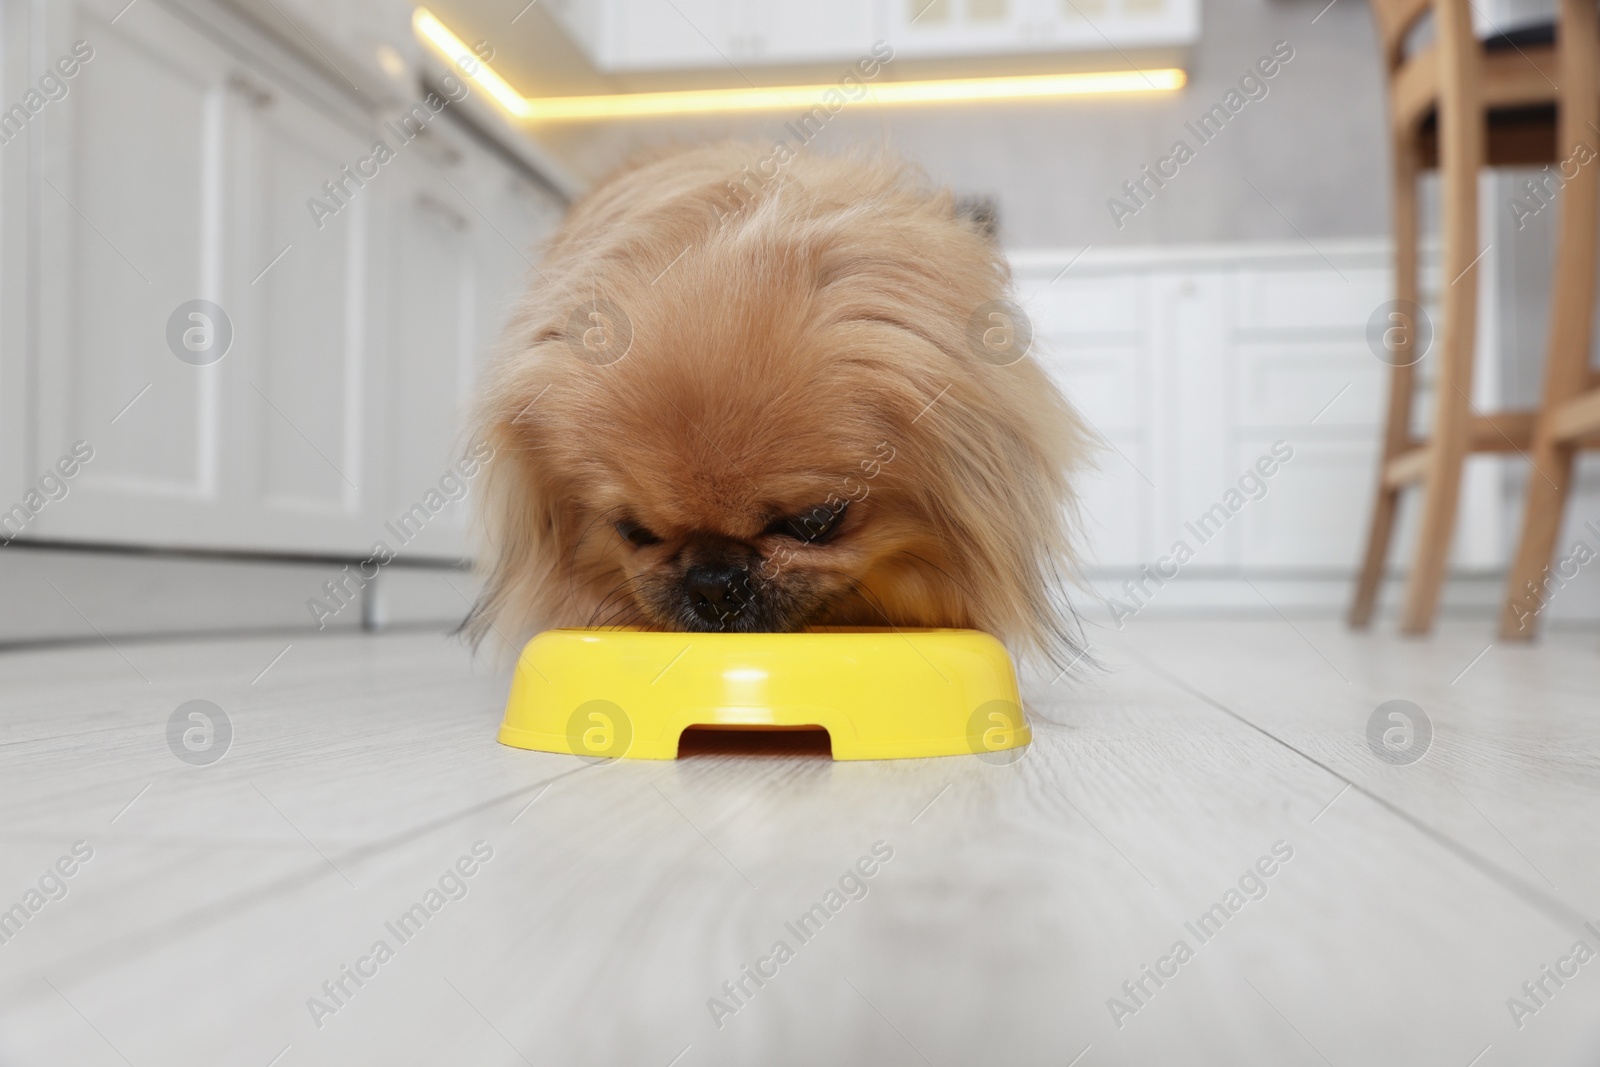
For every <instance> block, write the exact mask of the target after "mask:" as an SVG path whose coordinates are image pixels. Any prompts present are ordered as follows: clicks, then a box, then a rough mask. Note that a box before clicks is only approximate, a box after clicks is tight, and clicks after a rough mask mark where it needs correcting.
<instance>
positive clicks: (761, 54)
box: [551, 0, 1200, 74]
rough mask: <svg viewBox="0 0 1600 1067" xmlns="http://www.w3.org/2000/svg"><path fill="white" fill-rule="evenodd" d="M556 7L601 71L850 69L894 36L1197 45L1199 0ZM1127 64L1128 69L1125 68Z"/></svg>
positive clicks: (621, 1)
mask: <svg viewBox="0 0 1600 1067" xmlns="http://www.w3.org/2000/svg"><path fill="white" fill-rule="evenodd" d="M551 11H552V13H553V14H554V15H555V17H556V18H557V19H558V20H559V21H560V22H561V23H562V25H563V26H564V27H565V28H566V29H567V31H568V33H569V34H570V35H571V36H572V38H573V40H574V41H575V42H577V44H578V45H579V46H580V47H581V48H582V49H583V50H584V51H585V52H586V53H587V54H588V56H589V59H590V61H591V62H592V63H593V64H594V65H595V67H596V69H598V70H600V71H602V72H604V73H611V74H620V73H631V72H643V71H652V70H661V71H667V70H687V69H695V68H704V69H721V70H726V69H727V68H728V67H729V66H730V65H732V66H734V67H742V66H745V65H748V66H751V67H759V66H763V65H766V66H781V65H790V66H793V65H801V64H824V63H840V64H848V63H850V62H853V61H854V60H855V59H857V58H858V57H860V56H862V55H864V54H866V53H867V52H868V51H869V50H870V49H871V47H872V44H873V42H874V41H878V40H886V41H888V42H889V44H890V45H892V46H893V47H894V50H895V55H896V56H897V57H903V58H908V59H911V58H930V59H932V58H975V57H981V56H986V55H1007V54H1016V53H1030V52H1031V53H1055V52H1093V53H1100V52H1106V53H1110V54H1111V55H1112V57H1113V58H1115V53H1114V52H1113V51H1112V49H1137V48H1170V47H1184V46H1188V45H1192V44H1193V43H1194V41H1195V40H1196V38H1197V37H1198V35H1199V25H1200V6H1199V0H818V2H813V3H807V4H750V3H741V2H739V0H671V2H668V0H563V2H561V3H559V4H553V5H552V6H551ZM1113 65H1114V66H1118V67H1120V66H1123V65H1125V64H1120V63H1119V64H1113Z"/></svg>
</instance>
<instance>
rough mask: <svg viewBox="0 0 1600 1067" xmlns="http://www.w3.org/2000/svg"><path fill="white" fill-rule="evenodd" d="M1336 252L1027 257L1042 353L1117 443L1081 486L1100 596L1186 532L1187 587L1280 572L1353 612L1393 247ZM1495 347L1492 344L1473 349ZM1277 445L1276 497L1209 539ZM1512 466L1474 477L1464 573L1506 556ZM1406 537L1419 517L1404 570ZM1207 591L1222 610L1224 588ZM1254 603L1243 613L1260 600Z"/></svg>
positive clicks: (1168, 597)
mask: <svg viewBox="0 0 1600 1067" xmlns="http://www.w3.org/2000/svg"><path fill="white" fill-rule="evenodd" d="M1324 252H1325V253H1326V254H1327V255H1328V257H1329V260H1331V261H1332V262H1331V264H1330V262H1329V261H1328V260H1324V259H1323V258H1321V256H1319V255H1318V254H1316V253H1315V252H1313V251H1311V250H1310V249H1307V248H1305V247H1304V246H1301V247H1298V248H1297V247H1293V246H1282V247H1277V246H1266V245H1260V244H1252V245H1235V246H1217V247H1206V248H1188V249H1173V248H1150V249H1119V250H1116V251H1103V250H1098V249H1091V250H1090V251H1089V252H1088V253H1086V254H1084V255H1083V256H1082V258H1081V259H1079V258H1077V257H1078V255H1079V252H1078V250H1076V249H1063V250H1060V251H1059V252H1029V253H1026V254H1022V255H1019V256H1018V257H1016V262H1015V264H1014V266H1015V272H1016V291H1017V293H1018V298H1019V301H1020V302H1021V303H1022V304H1023V305H1024V307H1026V308H1027V310H1028V312H1029V315H1030V317H1031V319H1032V323H1033V326H1034V331H1035V338H1036V341H1035V344H1036V347H1037V349H1038V351H1039V353H1040V358H1041V359H1042V360H1043V361H1044V363H1045V366H1046V367H1047V368H1048V369H1049V370H1050V372H1051V373H1052V375H1053V376H1054V377H1055V378H1056V379H1057V381H1058V382H1059V383H1060V384H1061V386H1062V388H1063V390H1064V391H1065V392H1066V393H1067V395H1068V396H1069V398H1071V399H1072V401H1073V402H1074V403H1075V404H1076V405H1077V406H1078V408H1079V410H1080V411H1081V412H1082V413H1083V415H1084V417H1085V418H1086V419H1087V420H1088V422H1089V423H1090V424H1091V426H1092V427H1093V428H1094V429H1095V431H1096V432H1097V433H1098V434H1099V435H1100V437H1101V438H1102V439H1103V440H1104V441H1105V442H1106V447H1105V448H1104V449H1103V451H1102V452H1101V454H1100V456H1099V466H1098V469H1096V470H1094V471H1091V472H1088V473H1086V474H1085V475H1084V476H1083V477H1082V478H1081V479H1080V481H1079V491H1080V495H1081V498H1082V512H1083V519H1084V527H1083V534H1084V542H1085V544H1084V547H1085V564H1086V568H1087V570H1088V572H1089V575H1090V577H1091V579H1092V580H1094V581H1095V582H1096V583H1097V585H1098V587H1099V588H1100V589H1101V591H1102V592H1103V593H1105V594H1107V595H1112V596H1119V597H1122V598H1123V599H1124V601H1125V602H1126V603H1130V604H1131V603H1132V602H1131V601H1128V600H1127V594H1126V593H1125V592H1123V591H1122V583H1123V582H1124V581H1125V580H1127V579H1128V578H1129V577H1131V576H1135V575H1137V573H1138V572H1139V570H1140V568H1141V567H1143V566H1144V565H1147V564H1148V565H1151V566H1152V567H1154V566H1155V565H1157V564H1158V563H1159V561H1160V560H1161V559H1162V558H1163V557H1166V556H1168V555H1169V554H1170V553H1171V552H1172V550H1173V546H1174V545H1175V544H1177V543H1178V542H1180V541H1182V542H1185V543H1187V545H1188V546H1189V548H1190V549H1191V550H1192V551H1193V553H1194V555H1193V559H1192V561H1190V562H1189V563H1187V564H1186V565H1185V566H1184V567H1183V573H1184V575H1185V579H1186V581H1188V582H1189V583H1190V585H1191V587H1194V582H1193V580H1194V579H1197V578H1198V579H1201V580H1218V581H1223V580H1236V579H1237V576H1239V575H1246V576H1249V577H1251V578H1252V580H1256V581H1263V582H1270V583H1275V584H1274V585H1271V586H1270V587H1271V588H1273V589H1274V595H1277V594H1279V593H1282V594H1284V595H1286V596H1293V597H1296V598H1298V599H1299V600H1300V602H1302V603H1310V602H1316V603H1319V604H1323V605H1325V606H1328V607H1333V606H1336V605H1338V604H1342V601H1343V597H1344V596H1345V583H1346V582H1347V581H1348V578H1349V576H1350V575H1351V574H1353V572H1354V568H1355V565H1356V562H1357V553H1358V551H1359V549H1360V546H1361V542H1362V539H1363V537H1364V531H1365V523H1366V520H1367V509H1368V507H1369V506H1370V503H1371V499H1372V491H1373V479H1374V478H1375V476H1376V466H1375V465H1376V462H1377V459H1376V446H1377V442H1378V424H1379V421H1380V419H1381V416H1382V405H1383V389H1384V383H1385V381H1386V374H1387V367H1386V366H1385V365H1384V364H1382V363H1381V362H1380V361H1379V360H1378V359H1377V358H1376V357H1375V356H1374V355H1373V354H1372V353H1371V352H1370V351H1369V350H1368V348H1367V344H1366V340H1365V329H1366V323H1367V319H1368V317H1369V316H1370V315H1371V314H1372V313H1373V311H1374V309H1376V308H1378V307H1379V306H1380V305H1381V304H1382V303H1383V302H1384V301H1386V300H1387V299H1388V298H1389V268H1388V252H1387V249H1386V247H1385V246H1384V245H1383V244H1382V243H1381V242H1347V243H1345V244H1344V245H1343V246H1341V247H1338V248H1327V247H1325V248H1324ZM1064 269H1065V273H1063V270H1064ZM1430 279H1431V275H1428V274H1427V273H1426V272H1425V284H1434V282H1433V281H1431V280H1430ZM1493 333H1494V331H1493V330H1492V329H1490V328H1487V325H1486V329H1485V330H1484V336H1485V337H1489V336H1492V335H1493ZM1490 355H1491V352H1490V350H1489V346H1488V345H1487V344H1486V345H1485V350H1484V352H1483V353H1481V354H1480V359H1484V360H1486V359H1488V358H1489V356H1490ZM1486 369H1487V368H1486ZM1423 375H1424V379H1426V378H1427V377H1428V376H1429V370H1428V368H1426V367H1425V368H1424V371H1423ZM1479 380H1480V384H1479V394H1478V396H1477V400H1478V402H1479V403H1480V404H1481V405H1483V406H1484V407H1485V408H1492V407H1494V406H1496V396H1495V395H1494V391H1493V388H1492V383H1493V380H1494V375H1493V374H1490V373H1484V374H1481V375H1480V376H1479ZM1279 441H1282V442H1284V443H1285V444H1286V445H1287V447H1289V448H1292V449H1293V456H1292V458H1291V459H1289V460H1288V461H1287V462H1286V463H1281V464H1278V465H1277V470H1276V472H1275V473H1274V474H1273V475H1272V476H1271V477H1270V478H1268V479H1266V480H1265V489H1264V492H1260V491H1259V490H1253V489H1251V488H1250V487H1246V490H1245V491H1246V492H1256V493H1258V494H1259V499H1251V500H1249V501H1248V502H1245V503H1243V504H1242V506H1240V507H1238V508H1235V509H1232V513H1231V515H1230V517H1228V518H1227V519H1226V520H1225V521H1223V522H1221V523H1220V527H1219V531H1213V530H1212V529H1211V528H1209V527H1208V528H1206V529H1205V530H1204V531H1202V532H1203V533H1204V534H1205V536H1204V537H1201V536H1199V535H1197V533H1196V530H1195V526H1194V524H1196V523H1197V522H1198V521H1199V520H1200V517H1201V516H1203V515H1205V514H1206V513H1207V512H1208V511H1210V510H1211V509H1212V508H1213V507H1214V506H1216V505H1217V504H1219V503H1223V504H1226V502H1227V500H1228V494H1229V492H1230V490H1234V489H1237V488H1238V487H1239V485H1240V479H1241V478H1242V477H1244V476H1245V475H1246V474H1247V473H1248V472H1249V471H1251V470H1252V468H1254V467H1255V464H1256V462H1257V461H1258V460H1259V459H1260V458H1261V457H1262V456H1264V455H1269V454H1270V453H1271V452H1272V449H1273V446H1274V444H1275V443H1277V442H1279ZM1500 462H1501V461H1499V460H1497V459H1494V458H1485V459H1480V460H1478V461H1475V465H1474V466H1473V467H1472V468H1471V469H1470V470H1469V475H1468V478H1467V479H1466V482H1465V485H1464V492H1463V501H1462V511H1461V517H1460V519H1459V523H1458V528H1459V531H1460V532H1459V534H1458V536H1457V538H1456V545H1455V552H1454V557H1453V560H1454V564H1455V567H1456V568H1457V570H1458V571H1464V572H1478V573H1482V572H1484V571H1487V570H1491V569H1493V568H1495V567H1497V566H1499V565H1501V563H1502V562H1503V557H1504V553H1505V551H1506V548H1507V547H1508V546H1507V545H1506V543H1505V541H1504V538H1503V537H1501V536H1499V532H1500V531H1501V530H1503V529H1504V528H1505V525H1506V524H1505V523H1504V522H1502V520H1501V510H1502V507H1503V500H1502V498H1501V493H1500V487H1499V484H1498V481H1497V474H1498V471H1497V470H1496V466H1497V465H1498V464H1499V463H1500ZM1234 499H1235V500H1237V499H1239V498H1234ZM1410 537H1411V525H1410V517H1409V513H1407V519H1406V521H1403V522H1402V525H1401V530H1400V534H1399V544H1400V546H1401V547H1400V548H1399V550H1398V551H1397V553H1395V554H1394V556H1393V558H1394V560H1395V561H1396V564H1397V566H1401V565H1404V563H1405V561H1406V560H1407V559H1408V554H1407V549H1406V548H1405V545H1406V544H1407V543H1408V542H1409V539H1410ZM1297 582H1298V583H1299V585H1294V583H1297ZM1152 588H1153V587H1152ZM1196 595H1197V596H1198V597H1202V598H1209V599H1202V600H1198V601H1196V602H1205V603H1211V604H1213V605H1214V604H1217V603H1223V602H1229V600H1228V597H1227V596H1225V595H1223V594H1221V593H1219V592H1218V591H1216V590H1215V589H1212V590H1211V591H1210V592H1204V593H1200V594H1196ZM1244 595H1245V596H1246V597H1247V599H1245V600H1243V601H1242V602H1241V603H1242V604H1243V605H1244V606H1246V607H1257V608H1259V607H1260V606H1261V605H1260V600H1259V597H1258V596H1257V594H1256V593H1255V592H1252V591H1249V590H1246V591H1245V594H1244ZM1160 596H1161V597H1162V599H1163V601H1164V602H1165V603H1166V604H1168V605H1176V604H1179V603H1182V602H1183V594H1179V593H1173V592H1170V591H1163V592H1161V593H1160Z"/></svg>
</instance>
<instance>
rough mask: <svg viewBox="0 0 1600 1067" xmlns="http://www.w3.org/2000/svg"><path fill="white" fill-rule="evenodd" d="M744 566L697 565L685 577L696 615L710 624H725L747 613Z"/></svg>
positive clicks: (685, 586) (685, 583)
mask: <svg viewBox="0 0 1600 1067" xmlns="http://www.w3.org/2000/svg"><path fill="white" fill-rule="evenodd" d="M745 577H746V575H745V570H744V568H743V567H728V566H723V565H707V564H703V563H696V564H694V565H693V566H691V567H690V568H689V569H688V570H686V571H684V574H683V587H684V589H686V590H687V591H688V593H689V603H690V604H691V605H693V607H694V613H695V614H696V615H698V616H700V617H701V618H702V619H704V620H705V621H707V622H722V621H724V620H726V619H731V618H733V617H734V616H735V615H738V614H739V612H741V611H743V610H744V605H745V595H744V585H745Z"/></svg>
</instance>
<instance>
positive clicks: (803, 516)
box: [762, 500, 850, 545]
mask: <svg viewBox="0 0 1600 1067" xmlns="http://www.w3.org/2000/svg"><path fill="white" fill-rule="evenodd" d="M849 506H850V502H849V501H848V500H846V501H845V502H844V503H843V504H841V505H840V506H839V509H838V510H837V511H835V510H834V509H833V508H831V507H829V506H828V505H826V504H818V505H817V506H816V507H814V508H807V509H806V510H805V511H802V512H801V513H800V514H798V515H786V516H784V517H783V518H781V519H776V520H774V521H773V523H772V524H771V525H770V526H768V527H767V528H766V529H765V530H763V531H762V532H763V533H769V534H782V535H783V536H784V537H792V538H794V539H795V540H796V541H804V542H806V543H807V544H812V545H814V544H817V543H818V542H820V541H826V540H827V539H828V538H830V537H832V536H833V535H834V533H836V532H837V531H838V529H839V523H840V521H841V520H842V519H843V518H844V512H845V509H846V508H848V507H849Z"/></svg>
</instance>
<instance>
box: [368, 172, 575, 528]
mask: <svg viewBox="0 0 1600 1067" xmlns="http://www.w3.org/2000/svg"><path fill="white" fill-rule="evenodd" d="M450 157H451V158H448V159H441V158H439V157H438V156H436V155H435V156H429V157H418V158H416V159H413V160H411V161H410V162H411V163H412V164H414V165H413V166H411V167H410V168H409V171H408V175H407V184H406V185H405V186H404V187H403V188H402V190H401V193H400V196H399V197H398V199H397V200H396V201H395V202H394V204H393V206H392V209H391V211H392V214H391V218H392V224H391V226H390V227H389V230H390V232H389V235H388V240H389V242H390V246H389V247H390V252H389V254H387V255H386V257H385V258H386V259H387V260H388V261H389V262H390V263H391V264H392V267H391V269H392V272H393V277H392V281H391V282H390V285H391V287H392V292H393V298H392V300H391V301H390V302H389V306H390V309H391V310H390V313H389V315H388V324H387V327H386V331H387V335H388V337H389V341H388V343H387V344H386V345H385V353H386V359H387V360H388V361H390V362H391V364H392V366H391V368H390V373H389V374H388V375H387V381H388V388H387V394H388V409H387V420H388V426H389V429H388V432H387V437H386V444H385V446H384V460H385V463H386V466H387V483H388V490H387V493H386V499H387V507H386V509H385V512H384V519H385V523H384V526H383V529H382V532H381V536H382V538H383V539H384V541H385V543H386V544H388V545H389V546H390V547H391V548H394V549H396V550H398V551H403V552H404V553H405V554H407V555H410V556H434V557H460V556H463V555H465V554H466V552H467V549H468V545H467V539H466V536H465V534H466V526H467V518H468V515H469V513H470V509H469V507H468V506H467V503H466V500H465V494H467V493H470V492H471V490H472V482H471V479H470V478H467V477H464V476H463V473H462V471H461V467H460V464H461V463H462V460H463V457H464V456H465V455H466V454H467V453H468V452H469V451H470V450H471V449H472V447H473V442H472V441H471V440H470V437H469V434H470V425H469V422H470V415H471V410H472V404H473V401H474V399H475V391H476V388H477V384H478V378H479V374H480V372H481V370H482V368H483V365H484V363H485V361H486V360H487V358H488V357H489V355H490V353H491V352H492V351H493V349H494V347H495V346H496V344H497V343H498V342H499V341H500V338H501V333H502V331H503V330H504V328H505V322H506V319H507V318H508V316H509V314H510V311H511V308H512V306H513V305H514V303H515V302H516V301H517V300H518V299H519V298H520V297H521V296H522V294H523V292H524V291H525V289H526V288H527V286H528V285H530V284H535V283H536V278H537V276H536V275H535V274H534V272H533V263H534V262H535V261H536V260H537V257H538V248H537V245H538V243H539V242H540V241H541V240H542V239H543V238H544V237H545V236H546V235H547V234H548V233H549V232H550V231H551V229H553V228H554V225H555V223H556V222H557V220H558V217H559V209H558V207H557V205H556V204H555V202H554V201H553V199H552V198H551V197H549V196H548V195H547V194H545V193H544V192H543V191H542V190H541V189H539V188H538V187H537V186H535V185H534V184H533V183H532V182H531V181H530V180H528V179H527V178H526V177H525V176H523V175H521V174H519V173H518V172H516V171H514V170H513V169H512V168H510V167H509V166H507V165H506V164H505V163H503V162H502V161H501V160H500V159H498V158H497V157H495V156H494V155H492V154H491V153H488V152H486V151H483V150H482V149H481V148H478V147H477V146H474V145H471V144H467V143H462V144H460V145H457V146H455V147H453V148H452V149H451V150H450Z"/></svg>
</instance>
